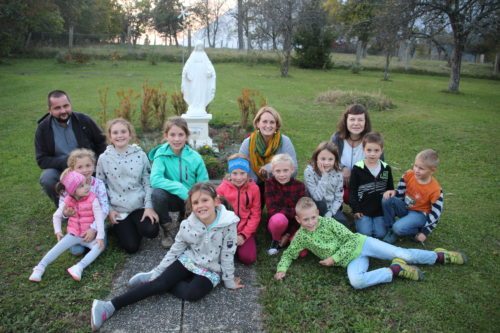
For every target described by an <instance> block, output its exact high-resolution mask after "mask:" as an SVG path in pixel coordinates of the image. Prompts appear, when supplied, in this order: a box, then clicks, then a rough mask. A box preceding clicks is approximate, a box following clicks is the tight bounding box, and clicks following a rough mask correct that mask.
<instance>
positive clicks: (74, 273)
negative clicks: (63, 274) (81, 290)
mask: <svg viewBox="0 0 500 333" xmlns="http://www.w3.org/2000/svg"><path fill="white" fill-rule="evenodd" d="M66 271H67V272H68V273H69V275H71V277H72V278H73V280H75V281H80V280H81V279H82V272H83V269H82V268H81V267H80V265H78V264H76V265H74V266H71V267H70V268H68V269H67V270H66Z"/></svg>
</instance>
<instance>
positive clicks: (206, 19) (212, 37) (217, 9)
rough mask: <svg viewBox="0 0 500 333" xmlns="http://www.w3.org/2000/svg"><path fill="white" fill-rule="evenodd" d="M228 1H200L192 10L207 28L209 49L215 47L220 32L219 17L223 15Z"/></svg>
mask: <svg viewBox="0 0 500 333" xmlns="http://www.w3.org/2000/svg"><path fill="white" fill-rule="evenodd" d="M225 5H226V0H199V1H198V2H197V3H196V4H195V5H194V6H193V7H192V10H193V12H194V13H195V14H196V16H197V17H198V19H199V21H200V23H201V24H202V25H203V26H204V27H205V32H206V36H207V40H208V46H209V47H215V41H216V39H217V32H218V30H219V17H220V16H221V15H222V14H223V10H224V7H225Z"/></svg>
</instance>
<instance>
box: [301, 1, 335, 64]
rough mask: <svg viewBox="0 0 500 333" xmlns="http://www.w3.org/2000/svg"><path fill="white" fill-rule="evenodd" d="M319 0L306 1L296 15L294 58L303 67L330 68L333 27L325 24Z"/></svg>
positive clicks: (324, 15)
mask: <svg viewBox="0 0 500 333" xmlns="http://www.w3.org/2000/svg"><path fill="white" fill-rule="evenodd" d="M326 16H327V15H326V12H325V11H324V10H323V9H322V7H321V1H320V0H310V1H308V2H307V3H306V4H305V5H304V7H303V8H302V10H301V11H300V14H299V16H298V22H297V26H296V31H295V33H294V37H293V40H294V43H293V44H294V49H295V53H296V57H295V60H296V62H297V65H298V66H300V67H303V68H330V67H331V61H330V49H331V43H332V41H333V38H334V33H333V29H332V28H331V26H330V25H328V24H327V17H326Z"/></svg>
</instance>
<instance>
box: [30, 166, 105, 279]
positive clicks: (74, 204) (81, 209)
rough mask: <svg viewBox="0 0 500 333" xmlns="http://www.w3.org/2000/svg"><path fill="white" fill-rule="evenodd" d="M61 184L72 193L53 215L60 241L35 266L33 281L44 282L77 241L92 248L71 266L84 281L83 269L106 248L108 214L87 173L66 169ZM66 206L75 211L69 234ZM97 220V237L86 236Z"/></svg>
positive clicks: (70, 221) (70, 272)
mask: <svg viewBox="0 0 500 333" xmlns="http://www.w3.org/2000/svg"><path fill="white" fill-rule="evenodd" d="M61 184H62V185H63V187H64V190H65V191H66V193H68V196H67V197H66V198H65V199H64V205H61V206H59V208H58V209H57V211H56V212H55V213H54V216H53V223H54V232H55V234H56V237H57V244H56V245H55V246H54V247H53V248H52V249H51V250H50V251H49V252H48V253H47V254H46V255H45V256H44V257H43V258H42V260H41V261H40V262H39V263H38V265H36V266H35V268H33V273H32V274H31V276H30V277H29V279H30V281H33V282H40V281H41V280H42V275H43V273H44V272H45V268H46V267H47V266H48V265H49V264H50V263H51V262H53V261H54V260H56V259H57V257H59V256H60V255H61V254H62V253H63V252H64V251H66V250H67V249H69V248H70V247H72V246H74V245H77V244H80V245H82V246H85V247H87V248H89V249H90V251H89V252H88V253H87V254H86V255H85V256H84V257H83V258H82V260H80V262H79V263H77V264H76V265H74V266H72V267H70V268H68V269H67V271H68V273H69V274H70V275H71V277H72V278H73V279H74V280H75V281H80V280H81V277H82V271H83V269H84V268H85V267H87V266H88V265H90V264H91V263H92V262H93V261H94V260H95V259H96V258H97V257H98V256H99V255H100V254H101V252H102V251H103V250H104V214H103V212H102V209H101V206H100V204H99V201H98V200H97V198H96V195H95V194H94V193H92V192H90V185H89V184H88V183H87V181H86V178H85V176H84V175H82V174H80V173H78V172H75V171H70V170H69V169H66V170H65V171H64V172H63V174H62V175H61ZM65 207H68V208H72V209H73V211H74V214H73V215H72V216H71V217H69V219H68V228H67V234H66V235H65V236H63V233H62V231H61V221H62V219H63V210H64V208H65ZM94 221H95V225H96V227H97V236H96V239H94V240H92V241H90V242H86V241H85V239H84V237H85V235H86V232H87V230H88V229H89V228H90V226H91V225H92V223H94Z"/></svg>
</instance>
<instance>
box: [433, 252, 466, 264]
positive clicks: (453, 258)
mask: <svg viewBox="0 0 500 333" xmlns="http://www.w3.org/2000/svg"><path fill="white" fill-rule="evenodd" d="M434 252H436V253H442V254H444V263H445V264H455V265H463V264H465V263H466V262H467V257H466V256H465V254H463V253H462V252H458V251H448V250H446V249H442V248H437V249H434Z"/></svg>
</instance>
